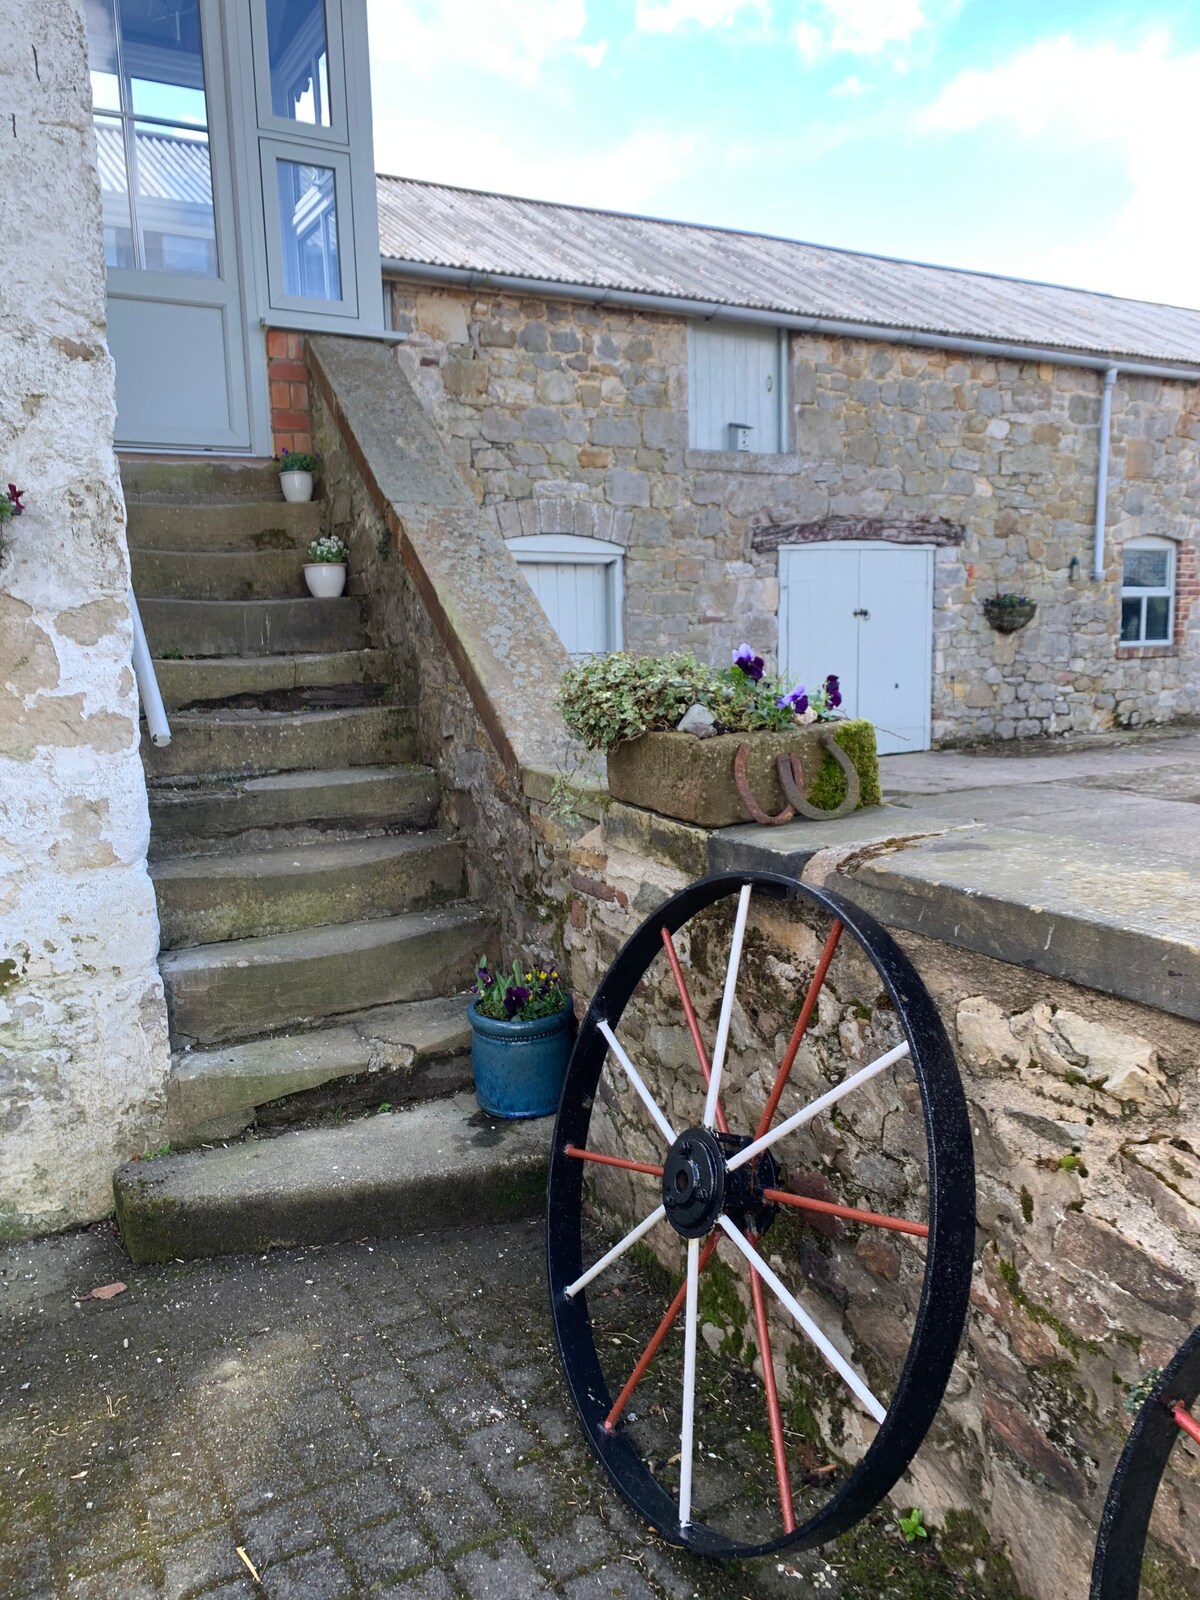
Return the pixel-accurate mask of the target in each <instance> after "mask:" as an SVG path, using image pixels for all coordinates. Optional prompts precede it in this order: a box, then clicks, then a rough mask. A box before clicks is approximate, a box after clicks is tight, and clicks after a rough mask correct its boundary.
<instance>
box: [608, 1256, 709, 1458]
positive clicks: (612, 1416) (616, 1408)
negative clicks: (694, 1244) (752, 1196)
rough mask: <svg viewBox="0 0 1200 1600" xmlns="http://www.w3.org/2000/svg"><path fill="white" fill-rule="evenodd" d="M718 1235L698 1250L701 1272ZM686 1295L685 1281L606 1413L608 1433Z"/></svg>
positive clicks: (680, 1307) (618, 1419)
mask: <svg viewBox="0 0 1200 1600" xmlns="http://www.w3.org/2000/svg"><path fill="white" fill-rule="evenodd" d="M720 1237H721V1235H720V1233H714V1234H713V1235H712V1237H711V1238H710V1239H709V1240H708V1241H707V1242H706V1244H705V1246H704V1248H703V1250H701V1252H700V1271H701V1272H703V1271H704V1269H705V1267H706V1266H707V1265H708V1261H709V1257H710V1256H711V1255H712V1253H713V1251H714V1250H715V1249H716V1248H717V1244H718V1242H719V1240H720ZM686 1297H687V1282H686V1281H685V1282H683V1283H681V1284H680V1286H679V1293H678V1294H677V1295H676V1296H675V1298H674V1300H672V1301H671V1304H670V1305H669V1306H668V1307H667V1314H666V1316H665V1317H664V1318H663V1319H662V1321H661V1322H660V1323H659V1325H658V1327H657V1328H656V1329H655V1330H654V1333H653V1334H652V1335H651V1338H650V1343H649V1344H648V1345H647V1346H646V1348H645V1349H644V1350H643V1351H642V1354H641V1356H640V1357H639V1359H638V1364H637V1366H636V1367H634V1369H633V1371H632V1372H631V1373H630V1374H629V1381H628V1382H627V1383H626V1385H625V1387H624V1388H623V1389H622V1390H621V1392H620V1394H619V1395H618V1396H617V1398H616V1399H615V1400H614V1401H613V1406H612V1410H611V1411H610V1412H609V1413H608V1415H607V1416H606V1417H605V1419H604V1426H605V1428H606V1429H607V1430H608V1431H609V1432H610V1433H611V1432H612V1430H613V1429H614V1428H615V1427H616V1425H617V1423H618V1422H619V1421H620V1420H621V1413H622V1412H623V1411H624V1409H625V1407H626V1406H627V1405H628V1404H629V1401H630V1399H631V1398H632V1395H633V1391H634V1390H635V1389H636V1388H637V1386H638V1384H639V1383H641V1381H642V1379H643V1378H644V1377H645V1375H646V1369H647V1368H648V1367H649V1365H650V1363H651V1362H652V1361H653V1360H654V1358H655V1356H656V1355H657V1354H658V1352H659V1350H660V1349H661V1348H662V1345H663V1341H664V1340H665V1339H666V1337H667V1335H668V1334H669V1333H670V1331H671V1329H672V1328H673V1327H674V1326H675V1321H676V1319H677V1317H678V1316H679V1313H680V1312H681V1311H682V1310H683V1302H684V1300H685V1298H686Z"/></svg>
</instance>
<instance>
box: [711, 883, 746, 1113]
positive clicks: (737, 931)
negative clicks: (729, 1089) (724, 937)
mask: <svg viewBox="0 0 1200 1600" xmlns="http://www.w3.org/2000/svg"><path fill="white" fill-rule="evenodd" d="M749 911H750V885H749V884H748V883H747V884H743V885H742V892H741V894H740V895H739V896H738V908H737V918H736V919H735V921H734V924H733V943H732V944H731V945H730V946H729V967H728V969H727V970H726V973H725V993H724V994H723V995H722V996H721V1016H720V1019H719V1020H718V1022H717V1041H716V1043H715V1044H714V1046H713V1058H712V1073H711V1075H710V1077H709V1080H708V1097H707V1099H706V1100H705V1102H704V1126H705V1127H706V1128H712V1127H715V1126H716V1115H717V1101H718V1098H719V1097H720V1093H721V1073H722V1071H723V1070H724V1067H725V1050H726V1047H727V1046H728V1044H729V1024H730V1022H731V1020H732V1018H733V996H734V991H735V989H736V988H737V978H738V968H739V966H740V965H741V962H742V940H743V939H744V938H745V937H746V917H747V915H748V914H749Z"/></svg>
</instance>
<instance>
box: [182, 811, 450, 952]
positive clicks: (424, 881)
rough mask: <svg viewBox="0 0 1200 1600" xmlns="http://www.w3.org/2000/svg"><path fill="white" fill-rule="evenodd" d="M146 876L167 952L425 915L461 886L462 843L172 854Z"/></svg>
mask: <svg viewBox="0 0 1200 1600" xmlns="http://www.w3.org/2000/svg"><path fill="white" fill-rule="evenodd" d="M152 877H153V879H154V889H155V893H156V895H157V897H158V917H159V923H160V926H161V935H160V938H161V944H162V948H163V949H164V950H173V949H178V948H179V947H181V946H184V945H201V944H214V943H217V942H220V941H225V940H229V939H249V938H257V937H260V936H262V935H266V934H271V933H291V932H293V931H294V930H296V929H299V928H315V927H320V926H322V925H325V924H330V923H339V922H368V921H370V920H372V919H373V918H376V917H392V916H396V915H398V914H399V913H400V912H402V911H425V910H428V909H429V908H430V907H432V906H440V905H445V904H446V903H447V902H448V901H451V900H458V899H460V898H461V896H462V894H463V890H464V887H465V885H464V862H463V846H462V842H461V841H460V840H458V839H449V838H447V837H446V836H445V835H444V834H440V833H408V834H400V835H397V836H389V837H385V838H381V839H341V840H334V841H332V842H330V843H328V844H310V845H298V846H297V845H291V846H286V847H283V848H277V849H274V850H256V851H242V852H237V853H234V854H230V855H212V856H183V857H176V858H175V859H174V860H168V861H159V862H156V863H155V865H154V867H153V869H152Z"/></svg>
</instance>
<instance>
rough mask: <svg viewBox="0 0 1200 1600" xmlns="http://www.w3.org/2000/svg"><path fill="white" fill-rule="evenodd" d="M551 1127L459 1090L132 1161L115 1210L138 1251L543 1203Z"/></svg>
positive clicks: (222, 1248) (195, 1253)
mask: <svg viewBox="0 0 1200 1600" xmlns="http://www.w3.org/2000/svg"><path fill="white" fill-rule="evenodd" d="M552 1127H553V1123H552V1119H551V1118H548V1117H547V1118H539V1119H537V1120H535V1121H531V1122H509V1123H501V1122H497V1121H495V1120H493V1119H492V1118H490V1117H487V1116H485V1115H484V1113H483V1112H481V1111H480V1109H479V1107H478V1105H477V1104H476V1101H475V1098H474V1096H473V1095H466V1094H458V1095H454V1096H453V1097H451V1098H449V1099H445V1100H431V1101H427V1102H425V1103H423V1104H421V1105H416V1106H412V1107H410V1108H408V1109H406V1110H404V1111H398V1112H392V1113H388V1114H384V1115H381V1116H374V1117H364V1118H362V1119H360V1120H359V1121H357V1122H351V1123H345V1124H342V1125H341V1126H339V1127H336V1128H306V1129H301V1130H297V1131H296V1132H292V1133H283V1134H280V1135H279V1136H278V1137H277V1138H273V1139H260V1140H250V1141H248V1142H245V1143H241V1144H233V1145H228V1146H226V1147H224V1148H221V1149H214V1150H197V1151H192V1152H189V1153H186V1154H183V1155H175V1156H163V1157H161V1158H159V1159H158V1160H156V1161H136V1162H129V1163H127V1164H126V1165H125V1166H123V1167H121V1168H119V1169H118V1171H117V1174H116V1176H115V1178H114V1180H113V1190H114V1194H115V1198H116V1207H117V1223H118V1226H119V1227H120V1230H121V1236H122V1238H123V1239H124V1241H125V1248H126V1249H127V1250H128V1251H129V1254H130V1255H131V1256H132V1257H133V1259H134V1261H136V1262H138V1263H139V1264H140V1263H146V1262H165V1261H172V1260H194V1259H197V1258H201V1257H208V1256H218V1255H234V1254H238V1253H240V1252H243V1251H254V1252H255V1253H259V1252H261V1251H263V1250H267V1249H270V1248H271V1247H272V1246H281V1245H295V1244H328V1243H332V1242H335V1241H338V1240H348V1239H361V1238H369V1237H376V1238H391V1237H395V1236H396V1235H400V1234H405V1233H418V1232H424V1231H425V1230H427V1229H434V1228H454V1227H463V1226H470V1225H473V1224H479V1223H482V1222H499V1221H508V1220H511V1219H512V1218H514V1217H521V1216H532V1215H536V1214H537V1213H538V1212H539V1211H540V1210H541V1209H542V1207H543V1206H544V1204H545V1187H546V1169H547V1164H548V1160H549V1154H550V1139H551V1132H552Z"/></svg>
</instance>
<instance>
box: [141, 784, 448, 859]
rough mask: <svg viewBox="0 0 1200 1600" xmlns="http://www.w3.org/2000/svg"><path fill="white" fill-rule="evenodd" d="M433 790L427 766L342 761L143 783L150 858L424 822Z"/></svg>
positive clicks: (434, 798) (430, 813) (434, 801)
mask: <svg viewBox="0 0 1200 1600" xmlns="http://www.w3.org/2000/svg"><path fill="white" fill-rule="evenodd" d="M439 797H440V791H439V788H438V782H437V775H436V774H435V773H434V772H433V771H432V769H431V768H429V767H418V766H395V767H342V768H333V769H330V770H328V771H319V772H277V773H272V774H271V775H270V776H268V777H265V778H237V779H230V780H229V781H215V782H210V783H205V782H199V783H172V782H171V780H170V779H158V780H152V781H151V783H150V853H151V858H152V859H158V858H161V857H163V856H167V855H175V854H176V853H177V852H182V851H203V850H206V849H207V850H209V851H222V852H224V851H228V850H234V851H236V850H243V849H248V850H260V849H270V848H273V847H277V846H279V845H282V844H284V843H288V844H299V843H306V842H307V843H312V842H319V841H320V840H321V839H322V838H323V836H324V830H330V829H346V830H349V829H362V828H380V829H382V828H424V827H427V826H428V825H429V824H430V822H431V821H432V820H433V817H434V815H435V814H436V812H437V807H438V800H439Z"/></svg>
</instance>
